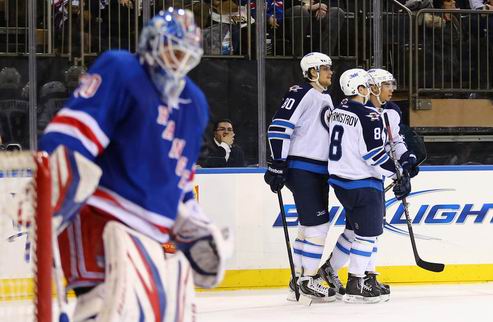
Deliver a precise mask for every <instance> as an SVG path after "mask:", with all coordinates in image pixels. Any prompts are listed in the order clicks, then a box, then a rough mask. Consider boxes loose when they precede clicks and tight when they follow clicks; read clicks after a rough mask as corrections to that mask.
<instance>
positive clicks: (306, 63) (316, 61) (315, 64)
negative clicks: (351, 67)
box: [300, 52, 332, 78]
mask: <svg viewBox="0 0 493 322" xmlns="http://www.w3.org/2000/svg"><path fill="white" fill-rule="evenodd" d="M324 65H327V66H329V67H330V66H332V59H330V57H329V56H327V55H325V54H322V53H318V52H312V53H308V54H306V55H305V56H303V58H302V59H301V61H300V66H301V70H302V71H303V77H305V78H310V74H309V73H308V71H309V70H310V68H315V69H316V70H317V71H318V70H319V68H320V66H324Z"/></svg>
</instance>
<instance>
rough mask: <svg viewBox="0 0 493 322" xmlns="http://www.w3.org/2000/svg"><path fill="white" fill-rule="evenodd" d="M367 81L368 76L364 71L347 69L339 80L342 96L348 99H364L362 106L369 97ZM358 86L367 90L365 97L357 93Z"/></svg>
mask: <svg viewBox="0 0 493 322" xmlns="http://www.w3.org/2000/svg"><path fill="white" fill-rule="evenodd" d="M369 80H370V76H369V75H368V73H367V72H366V71H365V70H364V69H361V68H353V69H348V70H346V71H345V72H344V73H342V75H341V78H340V79H339V83H340V85H341V90H342V91H343V92H344V95H346V96H348V97H351V96H356V95H357V96H361V97H363V98H364V102H363V104H366V102H368V98H369V96H370V84H369ZM360 86H363V87H365V88H367V89H368V94H367V95H366V96H365V95H363V94H361V93H360V92H359V90H358V88H359V87H360Z"/></svg>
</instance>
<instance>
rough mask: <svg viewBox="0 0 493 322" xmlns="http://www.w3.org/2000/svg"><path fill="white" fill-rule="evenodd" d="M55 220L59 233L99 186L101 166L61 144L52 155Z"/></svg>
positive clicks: (52, 200)
mask: <svg viewBox="0 0 493 322" xmlns="http://www.w3.org/2000/svg"><path fill="white" fill-rule="evenodd" d="M49 163H50V172H51V188H52V191H51V206H52V207H53V224H54V227H55V228H56V231H57V233H60V232H61V231H62V230H63V229H65V227H66V226H67V225H68V224H69V223H70V221H71V220H72V218H73V217H74V216H75V215H76V214H77V213H78V212H79V210H80V208H81V207H82V206H83V205H84V203H85V202H86V200H87V199H88V198H89V197H90V196H91V195H92V194H93V193H94V191H95V190H96V188H97V186H98V183H99V179H100V177H101V174H102V171H101V169H100V168H99V167H98V166H97V165H96V164H95V163H94V162H92V161H90V160H88V159H87V158H85V157H84V156H83V155H82V154H80V153H78V152H76V151H75V152H74V151H71V150H69V149H67V148H66V147H65V146H63V145H60V146H59V147H57V148H56V150H55V151H53V153H52V154H51V155H50V159H49Z"/></svg>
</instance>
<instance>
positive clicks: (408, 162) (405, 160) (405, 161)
mask: <svg viewBox="0 0 493 322" xmlns="http://www.w3.org/2000/svg"><path fill="white" fill-rule="evenodd" d="M399 164H400V165H401V167H402V169H403V170H404V171H405V172H407V173H408V174H409V177H410V178H414V177H415V176H417V175H418V173H419V167H418V164H417V161H416V156H415V155H414V154H413V153H411V152H410V151H406V152H405V153H404V154H403V155H402V156H401V158H400V159H399Z"/></svg>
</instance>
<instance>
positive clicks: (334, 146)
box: [329, 125, 344, 161]
mask: <svg viewBox="0 0 493 322" xmlns="http://www.w3.org/2000/svg"><path fill="white" fill-rule="evenodd" d="M343 135H344V128H343V127H342V126H341V125H336V126H334V127H333V128H332V135H331V136H330V145H329V160H331V161H339V160H340V159H341V157H342V147H341V144H342V136H343Z"/></svg>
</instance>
